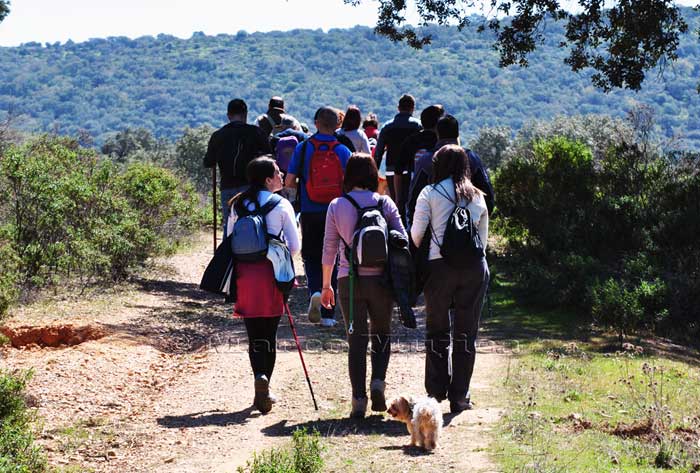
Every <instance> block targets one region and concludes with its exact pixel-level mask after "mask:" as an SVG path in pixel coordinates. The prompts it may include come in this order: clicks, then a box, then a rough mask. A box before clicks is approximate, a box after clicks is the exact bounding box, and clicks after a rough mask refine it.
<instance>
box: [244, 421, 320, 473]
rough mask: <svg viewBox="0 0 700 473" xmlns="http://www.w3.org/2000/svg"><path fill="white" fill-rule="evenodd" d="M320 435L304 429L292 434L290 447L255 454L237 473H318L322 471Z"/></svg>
mask: <svg viewBox="0 0 700 473" xmlns="http://www.w3.org/2000/svg"><path fill="white" fill-rule="evenodd" d="M322 451H323V445H321V435H320V434H319V433H318V431H314V432H313V433H311V434H309V433H308V432H307V430H306V429H305V428H301V429H297V430H295V431H294V433H293V434H292V444H291V446H286V447H281V448H271V449H269V450H265V451H263V452H262V453H259V454H258V453H255V454H254V455H253V459H252V460H250V461H248V462H247V463H246V466H245V468H243V467H239V468H238V470H237V471H238V472H239V473H318V472H320V471H322V469H323V458H321V453H322Z"/></svg>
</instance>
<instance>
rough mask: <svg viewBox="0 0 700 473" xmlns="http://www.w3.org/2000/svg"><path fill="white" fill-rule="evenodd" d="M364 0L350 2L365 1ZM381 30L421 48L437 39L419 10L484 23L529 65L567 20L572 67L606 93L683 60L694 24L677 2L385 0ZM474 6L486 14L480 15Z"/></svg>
mask: <svg viewBox="0 0 700 473" xmlns="http://www.w3.org/2000/svg"><path fill="white" fill-rule="evenodd" d="M362 1H363V0H344V2H345V3H347V4H351V5H359V4H360V3H362ZM378 2H379V7H378V8H379V11H378V17H377V25H376V27H375V31H376V32H377V33H379V34H381V35H384V36H386V37H388V38H390V39H391V40H393V41H405V42H406V43H408V44H409V45H410V46H412V47H414V48H421V47H423V46H424V45H426V44H429V43H430V40H431V38H430V36H429V35H425V34H423V33H422V32H421V31H419V30H417V29H415V28H413V27H411V26H407V25H405V22H406V14H407V12H408V11H409V9H410V8H412V7H415V9H416V11H417V13H418V16H419V17H420V23H419V25H418V26H427V25H428V24H430V23H437V24H439V25H456V26H457V27H458V28H459V29H463V28H465V27H467V26H469V25H471V24H472V23H476V27H477V29H478V30H479V31H484V30H491V31H492V32H493V33H494V34H495V43H494V48H495V49H496V50H497V51H498V52H499V54H500V65H501V66H502V67H506V66H510V65H513V64H517V65H520V66H527V65H528V56H529V55H530V53H532V52H533V51H535V49H536V48H537V46H538V45H539V44H542V43H543V42H544V40H545V35H546V31H545V26H546V23H547V22H549V21H555V22H559V21H561V22H564V23H565V39H564V40H563V41H561V43H560V47H562V48H569V54H568V57H566V59H565V62H566V64H567V65H568V66H569V67H570V68H571V70H572V71H574V72H576V71H580V70H583V69H587V68H591V69H592V70H593V74H592V76H591V81H592V83H593V84H594V85H595V86H596V87H599V88H601V89H603V90H605V91H610V90H611V89H613V88H627V89H632V90H639V89H640V88H641V85H642V82H643V81H644V78H645V75H646V74H647V73H648V72H649V71H651V70H653V69H656V68H660V69H661V70H663V68H664V67H665V65H666V63H667V62H668V61H673V60H675V59H677V52H676V51H677V49H678V45H679V39H680V35H681V34H682V33H685V32H687V30H688V25H687V23H686V22H685V20H684V19H683V16H682V14H681V11H680V9H679V7H678V5H676V4H675V3H674V1H673V0H613V1H612V2H610V1H608V2H605V1H604V0H579V1H578V4H579V7H580V12H578V13H571V12H569V11H567V10H566V9H565V8H564V6H565V5H564V2H563V1H561V0H413V1H412V2H411V1H410V0H378ZM474 11H481V12H482V14H483V16H480V17H476V16H474V15H473V12H474Z"/></svg>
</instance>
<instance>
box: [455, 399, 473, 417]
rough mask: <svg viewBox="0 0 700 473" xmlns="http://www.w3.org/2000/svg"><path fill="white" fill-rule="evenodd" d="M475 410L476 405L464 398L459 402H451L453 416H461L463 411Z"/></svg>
mask: <svg viewBox="0 0 700 473" xmlns="http://www.w3.org/2000/svg"><path fill="white" fill-rule="evenodd" d="M471 409H474V404H472V401H471V399H469V398H468V397H467V398H464V399H460V400H459V401H450V412H451V413H453V414H459V413H460V412H462V411H468V410H471Z"/></svg>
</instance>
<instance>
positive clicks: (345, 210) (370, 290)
mask: <svg viewBox="0 0 700 473" xmlns="http://www.w3.org/2000/svg"><path fill="white" fill-rule="evenodd" d="M377 185H378V178H377V164H376V163H375V162H374V159H373V158H372V156H370V155H369V154H365V153H353V154H352V156H350V159H349V160H348V163H347V166H346V167H345V179H344V182H343V187H344V190H345V193H346V194H345V195H344V196H343V197H338V198H337V199H334V200H333V201H332V202H331V203H330V205H329V206H328V213H327V215H326V232H325V240H324V246H323V260H322V263H323V290H322V293H321V302H322V304H323V305H324V307H331V306H332V305H333V304H335V293H334V292H333V287H332V286H331V275H332V273H333V266H334V265H335V260H336V256H337V255H338V254H340V263H339V267H338V299H339V301H340V309H341V312H342V313H343V319H344V320H345V327H346V332H347V338H348V346H349V350H348V370H349V373H350V384H351V385H352V411H351V413H350V416H351V417H356V418H360V417H364V415H365V411H366V410H367V385H366V373H367V347H368V345H369V343H370V339H371V344H372V347H371V360H372V373H371V383H370V395H371V398H372V410H373V411H385V410H386V399H385V397H384V389H385V382H384V380H385V378H386V370H387V367H388V366H389V355H390V353H391V339H390V333H391V314H392V311H393V307H394V306H393V296H392V292H391V289H390V288H389V287H388V286H387V285H385V284H384V281H383V277H382V274H383V272H384V267H383V266H379V267H366V266H362V265H360V266H358V267H357V276H355V278H354V289H353V314H352V326H353V329H352V331H351V330H349V328H350V325H349V324H350V312H349V310H350V280H349V279H350V278H349V275H350V264H351V262H350V261H349V260H348V255H347V253H346V250H347V248H348V245H351V244H352V243H351V242H352V241H353V237H354V233H355V225H356V224H357V219H358V213H359V211H358V208H362V209H365V208H368V207H376V208H378V209H379V210H380V212H381V214H382V216H383V218H384V220H385V221H386V226H387V231H391V230H398V231H400V232H401V233H402V234H403V235H406V230H405V229H404V227H403V224H402V223H401V217H400V216H399V210H398V209H397V208H396V205H395V204H394V202H393V201H392V200H391V199H389V198H388V197H381V196H379V194H377V193H376V190H377ZM387 238H388V235H387Z"/></svg>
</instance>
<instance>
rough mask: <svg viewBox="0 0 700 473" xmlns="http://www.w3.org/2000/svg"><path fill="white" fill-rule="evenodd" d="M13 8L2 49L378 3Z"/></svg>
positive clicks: (80, 2)
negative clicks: (34, 42) (29, 44)
mask: <svg viewBox="0 0 700 473" xmlns="http://www.w3.org/2000/svg"><path fill="white" fill-rule="evenodd" d="M409 3H410V2H409ZM565 3H571V4H572V5H575V3H576V2H575V1H574V0H566V1H565ZM679 3H681V4H684V5H695V4H697V3H700V0H680V1H679ZM10 10H11V11H10V14H9V16H8V17H7V18H5V20H4V21H3V22H2V23H0V46H18V45H19V44H21V43H26V42H30V41H36V42H39V43H47V42H48V43H55V42H57V41H59V42H61V43H64V42H66V41H68V40H69V39H71V40H73V41H75V42H81V41H86V40H88V39H90V38H106V37H108V36H127V37H129V38H138V37H139V36H144V35H152V36H155V35H157V34H159V33H165V34H171V35H174V36H177V37H180V38H189V37H191V36H192V33H194V32H196V31H202V32H204V33H205V34H207V35H216V34H219V33H227V34H235V33H237V32H238V31H240V30H245V31H247V32H249V33H251V32H254V31H273V30H283V31H284V30H290V29H294V28H311V29H316V28H322V29H323V30H326V31H327V30H328V29H330V28H349V27H352V26H355V25H365V26H374V24H375V21H376V15H377V2H376V1H373V0H363V1H362V3H361V4H360V5H359V6H357V7H352V6H350V5H345V4H344V3H343V0H120V1H114V0H112V1H106V0H11V3H10ZM416 19H417V15H416V14H415V12H414V13H409V15H408V20H409V22H411V23H415V20H416Z"/></svg>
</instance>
